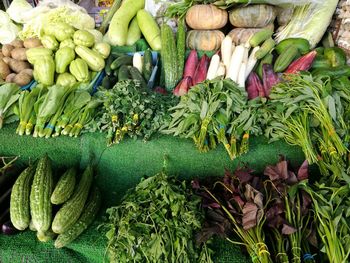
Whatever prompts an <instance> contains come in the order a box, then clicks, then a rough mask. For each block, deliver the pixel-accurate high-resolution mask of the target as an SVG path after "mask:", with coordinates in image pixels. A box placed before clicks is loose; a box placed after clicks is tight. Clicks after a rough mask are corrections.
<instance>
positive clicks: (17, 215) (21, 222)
mask: <svg viewBox="0 0 350 263" xmlns="http://www.w3.org/2000/svg"><path fill="white" fill-rule="evenodd" d="M34 173H35V166H31V165H30V166H29V167H27V168H26V169H25V170H24V171H23V172H22V173H21V174H20V176H19V177H18V179H17V181H16V182H15V184H14V185H13V187H12V193H11V201H10V216H11V222H12V224H13V226H14V227H15V228H16V229H18V230H25V229H26V228H27V227H28V226H29V224H30V210H29V197H30V186H31V184H32V181H33V176H34Z"/></svg>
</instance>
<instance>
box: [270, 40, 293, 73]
mask: <svg viewBox="0 0 350 263" xmlns="http://www.w3.org/2000/svg"><path fill="white" fill-rule="evenodd" d="M298 56H299V50H298V48H297V47H295V46H289V47H288V48H287V49H286V51H285V52H284V53H282V54H281V55H279V56H278V58H277V59H276V61H275V64H274V67H273V70H274V71H275V72H283V71H284V70H285V69H287V68H288V66H289V65H290V63H292V61H294V60H295V59H296V57H298Z"/></svg>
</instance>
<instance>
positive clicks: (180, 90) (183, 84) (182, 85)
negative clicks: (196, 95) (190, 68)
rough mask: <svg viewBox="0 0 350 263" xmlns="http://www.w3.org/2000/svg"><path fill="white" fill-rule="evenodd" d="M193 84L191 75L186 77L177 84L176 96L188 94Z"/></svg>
mask: <svg viewBox="0 0 350 263" xmlns="http://www.w3.org/2000/svg"><path fill="white" fill-rule="evenodd" d="M191 85H192V78H191V77H184V78H183V79H182V80H181V81H180V82H179V84H177V86H176V88H175V89H174V91H173V92H174V95H175V96H183V95H185V94H187V92H188V90H189V89H190V87H191Z"/></svg>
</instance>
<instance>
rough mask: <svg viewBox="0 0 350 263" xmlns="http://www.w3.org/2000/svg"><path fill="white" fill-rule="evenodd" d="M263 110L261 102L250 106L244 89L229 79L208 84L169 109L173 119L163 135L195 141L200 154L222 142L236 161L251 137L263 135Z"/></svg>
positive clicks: (198, 87) (246, 149)
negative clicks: (252, 135) (250, 135)
mask: <svg viewBox="0 0 350 263" xmlns="http://www.w3.org/2000/svg"><path fill="white" fill-rule="evenodd" d="M264 107H265V102H264V101H261V100H260V99H256V100H253V101H250V102H249V103H248V99H247V93H246V91H245V90H244V88H241V87H239V86H238V85H237V84H235V83H234V82H233V81H231V80H229V79H224V80H221V79H215V80H211V81H205V82H202V83H200V84H198V85H196V86H194V87H193V88H191V89H190V90H189V92H188V93H187V94H186V95H184V96H182V97H181V101H180V102H179V104H178V105H177V106H175V107H173V108H171V109H170V111H172V114H171V117H172V120H171V122H170V123H169V125H168V127H163V129H162V132H163V133H165V134H174V135H175V136H180V137H183V138H192V139H193V140H194V142H195V144H196V146H197V148H198V149H199V151H201V152H207V151H209V150H210V149H214V148H215V147H216V146H217V144H218V143H222V144H223V145H224V147H225V149H226V151H227V152H228V154H229V156H230V157H231V159H234V158H236V157H237V156H238V155H240V154H242V153H245V152H247V151H248V141H249V134H255V135H258V134H262V132H263V130H262V129H261V127H263V125H262V124H261V123H260V122H264V121H265V120H266V118H263V114H264V112H266V111H264V110H263V109H264ZM239 140H241V142H240V144H239Z"/></svg>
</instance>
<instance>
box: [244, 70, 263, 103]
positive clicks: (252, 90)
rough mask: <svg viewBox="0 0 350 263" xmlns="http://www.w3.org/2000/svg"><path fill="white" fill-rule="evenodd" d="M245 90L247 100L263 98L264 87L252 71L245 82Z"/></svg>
mask: <svg viewBox="0 0 350 263" xmlns="http://www.w3.org/2000/svg"><path fill="white" fill-rule="evenodd" d="M246 90H247V93H248V99H250V100H252V99H255V98H256V97H265V92H264V87H263V85H262V83H261V81H260V79H259V76H258V75H257V74H256V73H255V72H254V71H252V72H251V73H250V74H249V76H248V80H247V86H246Z"/></svg>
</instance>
